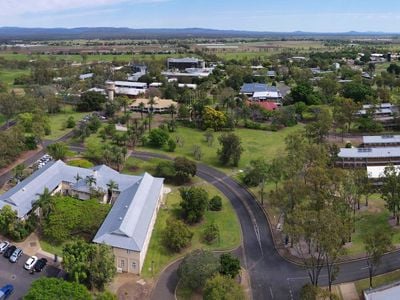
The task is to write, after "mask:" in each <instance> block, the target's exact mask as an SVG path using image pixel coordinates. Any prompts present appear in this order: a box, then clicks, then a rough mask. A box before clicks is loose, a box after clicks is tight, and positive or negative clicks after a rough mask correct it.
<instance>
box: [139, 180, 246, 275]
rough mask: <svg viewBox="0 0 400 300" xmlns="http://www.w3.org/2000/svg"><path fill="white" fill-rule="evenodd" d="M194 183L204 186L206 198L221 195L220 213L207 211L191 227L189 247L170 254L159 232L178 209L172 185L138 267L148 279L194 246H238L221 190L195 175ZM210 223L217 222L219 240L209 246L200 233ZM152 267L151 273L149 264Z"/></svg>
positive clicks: (234, 220)
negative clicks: (146, 250) (207, 195)
mask: <svg viewBox="0 0 400 300" xmlns="http://www.w3.org/2000/svg"><path fill="white" fill-rule="evenodd" d="M194 183H195V184H196V185H199V186H201V187H203V188H204V189H206V190H207V191H208V193H209V195H210V197H212V196H214V195H216V194H219V195H220V196H221V197H222V198H223V209H222V211H220V212H212V211H207V212H206V215H205V217H204V220H203V221H202V222H201V223H200V224H198V225H196V226H191V227H190V228H191V230H192V231H193V233H194V236H193V239H192V243H191V245H190V247H188V248H187V249H185V250H184V251H182V253H171V252H169V251H168V250H167V249H166V248H165V247H164V246H163V245H162V242H161V241H162V231H163V229H164V227H165V223H166V220H167V219H168V218H169V217H171V216H174V215H175V214H176V211H177V210H178V208H179V202H180V195H179V191H178V188H176V187H174V188H172V192H171V193H170V194H168V195H167V196H166V204H165V207H163V208H161V209H160V211H159V213H158V217H157V221H156V224H155V227H154V230H153V235H152V237H151V241H150V245H149V249H148V252H147V255H146V260H145V263H144V266H143V269H142V276H143V277H145V278H150V277H153V275H154V276H156V275H157V274H158V273H159V272H160V271H161V270H162V269H163V268H164V267H166V266H167V265H168V264H169V263H170V262H172V261H173V260H175V259H177V258H178V257H181V256H183V255H185V254H186V253H188V252H190V251H192V250H194V249H198V248H203V249H208V250H230V249H234V248H236V247H238V246H239V245H240V242H241V230H240V225H239V221H238V219H237V216H236V214H235V211H234V210H233V208H232V206H231V204H230V202H229V201H228V199H226V198H225V197H224V196H223V195H222V193H221V192H219V191H218V190H217V189H216V188H215V187H213V186H212V185H210V184H208V183H206V182H203V181H202V180H200V179H198V178H195V179H194ZM211 223H215V224H216V225H218V227H219V229H220V239H219V241H216V242H214V243H213V244H211V245H209V244H206V243H204V242H203V241H202V232H203V230H204V228H205V227H206V226H207V225H208V224H211ZM152 262H153V267H154V272H152V270H151V267H152Z"/></svg>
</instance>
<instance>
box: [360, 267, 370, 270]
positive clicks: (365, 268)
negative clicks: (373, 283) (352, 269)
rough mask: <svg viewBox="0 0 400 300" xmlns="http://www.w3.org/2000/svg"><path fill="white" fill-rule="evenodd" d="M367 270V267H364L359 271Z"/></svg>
mask: <svg viewBox="0 0 400 300" xmlns="http://www.w3.org/2000/svg"><path fill="white" fill-rule="evenodd" d="M367 269H368V267H364V268H361V269H360V270H367Z"/></svg>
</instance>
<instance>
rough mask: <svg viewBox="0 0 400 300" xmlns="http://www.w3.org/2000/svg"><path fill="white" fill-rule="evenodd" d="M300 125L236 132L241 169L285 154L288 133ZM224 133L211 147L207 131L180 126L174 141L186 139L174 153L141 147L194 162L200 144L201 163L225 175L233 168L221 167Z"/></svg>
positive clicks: (219, 133) (215, 139)
mask: <svg viewBox="0 0 400 300" xmlns="http://www.w3.org/2000/svg"><path fill="white" fill-rule="evenodd" d="M301 128H302V126H301V125H297V126H294V127H290V128H285V129H283V130H280V131H277V132H271V131H262V130H253V129H236V130H235V131H234V133H236V134H237V135H239V136H240V138H241V140H242V146H243V149H244V151H243V153H242V157H241V159H240V162H239V168H240V169H243V168H245V167H246V166H247V165H248V164H249V163H250V161H251V160H252V159H256V158H265V159H266V160H267V161H270V160H272V159H273V158H275V157H277V156H279V155H282V154H283V152H284V151H285V137H286V136H287V135H288V134H289V133H293V132H296V131H298V130H299V129H301ZM219 135H221V132H218V133H214V144H213V146H211V147H209V146H208V145H207V143H206V141H205V138H204V131H201V130H196V129H191V128H187V127H179V128H178V130H177V131H176V132H175V133H172V134H171V136H172V137H173V138H176V137H179V138H180V139H181V140H183V146H182V147H180V146H178V147H177V148H176V150H175V152H174V153H168V152H165V151H163V150H159V149H153V148H149V147H145V148H143V147H140V148H139V149H140V150H145V151H152V152H158V153H164V154H168V155H171V156H180V155H183V156H186V157H188V158H191V159H194V155H193V147H194V146H195V145H199V146H200V147H201V149H202V153H203V157H202V159H201V162H203V163H205V164H208V165H211V166H214V167H217V168H219V169H221V170H222V171H224V172H229V171H232V168H229V167H222V166H221V165H220V164H219V162H218V158H217V150H218V148H219V147H220V146H219V142H218V136H219Z"/></svg>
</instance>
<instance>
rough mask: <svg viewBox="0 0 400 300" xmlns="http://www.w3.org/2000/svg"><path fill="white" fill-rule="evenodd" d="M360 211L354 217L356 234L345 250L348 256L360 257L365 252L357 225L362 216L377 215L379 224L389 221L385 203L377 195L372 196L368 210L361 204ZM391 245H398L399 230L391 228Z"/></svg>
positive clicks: (399, 241)
mask: <svg viewBox="0 0 400 300" xmlns="http://www.w3.org/2000/svg"><path fill="white" fill-rule="evenodd" d="M361 208H362V210H361V211H359V212H357V215H356V232H355V233H354V234H353V235H352V243H351V245H350V246H349V247H348V248H347V254H349V255H360V254H363V253H364V252H365V250H364V245H363V242H362V240H361V230H360V226H359V224H360V223H361V220H362V218H363V216H365V215H366V214H374V215H378V216H379V217H380V219H381V222H382V223H384V222H388V220H389V219H390V216H391V214H390V212H389V211H388V210H387V208H386V207H385V201H384V200H383V199H382V198H381V197H380V195H379V194H373V195H372V196H371V197H370V199H369V203H368V208H367V207H365V204H364V203H362V207H361ZM392 240H393V244H395V245H398V244H400V229H399V228H397V227H396V228H393V239H392Z"/></svg>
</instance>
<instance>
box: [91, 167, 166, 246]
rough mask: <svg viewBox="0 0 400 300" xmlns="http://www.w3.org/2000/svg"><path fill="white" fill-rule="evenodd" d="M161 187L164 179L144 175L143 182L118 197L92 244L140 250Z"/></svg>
mask: <svg viewBox="0 0 400 300" xmlns="http://www.w3.org/2000/svg"><path fill="white" fill-rule="evenodd" d="M162 186H163V179H161V178H155V177H153V176H151V175H149V174H147V173H145V174H144V175H143V177H142V178H141V180H140V181H138V182H136V183H135V184H134V185H132V186H130V187H129V188H128V189H126V190H125V191H123V192H122V193H121V194H120V195H119V197H118V199H117V201H116V202H115V204H114V206H113V207H112V209H111V211H110V213H109V214H108V215H107V218H106V219H105V220H104V222H103V224H102V225H101V227H100V229H99V230H98V232H97V233H96V236H95V237H94V239H93V242H95V243H99V244H102V243H104V244H107V245H110V246H112V247H117V248H121V249H128V250H133V251H141V250H142V248H143V246H144V243H145V240H146V237H147V233H148V230H149V227H150V222H151V220H152V216H153V214H154V213H155V210H156V208H157V204H158V200H159V197H160V194H161V193H162Z"/></svg>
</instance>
